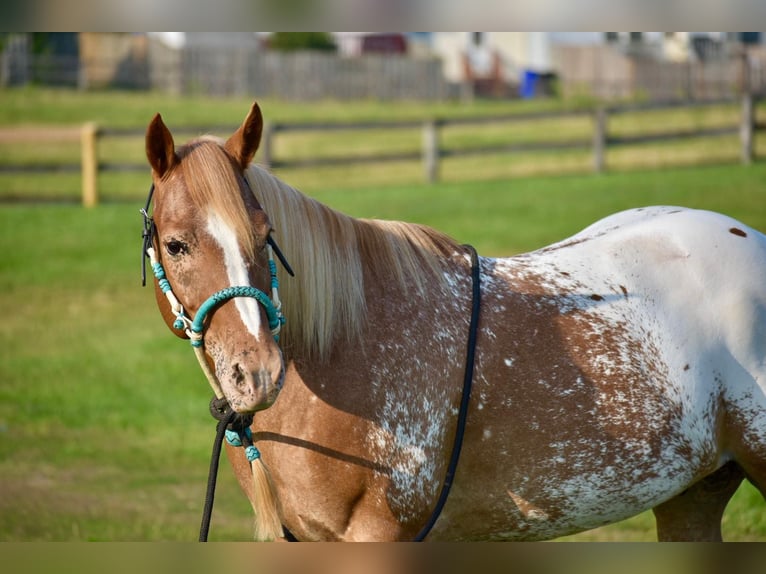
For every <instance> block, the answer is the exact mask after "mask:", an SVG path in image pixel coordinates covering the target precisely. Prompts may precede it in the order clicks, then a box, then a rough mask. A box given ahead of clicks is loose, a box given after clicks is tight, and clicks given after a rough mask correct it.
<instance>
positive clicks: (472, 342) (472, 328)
mask: <svg viewBox="0 0 766 574" xmlns="http://www.w3.org/2000/svg"><path fill="white" fill-rule="evenodd" d="M464 247H465V248H466V249H468V251H469V252H470V254H471V280H472V286H473V296H472V302H471V322H470V325H469V328H468V343H467V345H466V361H465V375H464V377H463V395H462V397H461V400H460V410H459V412H458V419H457V430H456V432H455V442H454V444H453V446H452V455H451V456H450V461H449V465H448V467H447V474H446V475H445V477H444V483H443V484H442V490H441V493H440V494H439V499H438V501H437V502H436V506H435V507H434V510H433V511H432V512H431V517H430V518H429V520H428V522H427V523H426V525H425V526H424V527H423V528H422V529H421V530H420V532H419V533H418V535H417V536H415V538H414V539H413V541H414V542H422V541H423V540H424V539H425V537H426V536H428V534H429V532H431V529H432V528H433V527H434V524H436V521H437V520H438V519H439V515H440V514H441V512H442V509H443V508H444V505H445V503H446V502H447V497H448V496H449V492H450V489H451V488H452V482H453V480H454V478H455V471H456V470H457V464H458V461H459V460H460V451H461V449H462V446H463V436H464V435H465V426H466V422H467V420H468V404H469V402H470V399H471V388H472V386H473V371H474V363H475V358H476V336H477V333H478V329H479V311H480V308H481V266H480V264H479V256H478V254H477V253H476V250H475V249H474V248H473V247H472V246H471V245H464ZM210 412H211V414H212V415H213V417H214V418H216V419H217V420H218V424H217V425H216V436H215V442H214V443H213V454H212V457H211V459H210V472H209V474H208V488H207V495H206V497H205V508H204V511H203V515H202V525H201V527H200V537H199V541H200V542H207V535H208V530H209V528H210V517H211V514H212V512H213V500H214V497H215V485H216V477H217V474H218V460H219V458H220V455H221V444H222V443H223V438H224V436H227V440H229V442H230V443H233V444H234V446H240V445H245V444H246V441H247V439H248V438H249V437H247V430H249V428H248V427H249V426H250V424H246V425H245V426H244V427H238V428H229V429H228V430H227V427H235V426H237V425H235V424H232V421H233V420H234V419H235V417H236V413H234V412H233V411H231V408H230V407H229V405H228V403H227V402H226V400H225V399H222V400H216V399H215V398H214V399H213V400H212V401H210ZM228 412H230V413H231V415H228V414H227V413H228ZM232 433H234V434H235V435H239V438H240V440H241V441H242V442H240V443H239V444H236V439H235V438H233V436H232ZM228 437H232V438H228ZM250 444H252V443H250ZM284 530H285V538H286V539H287V540H289V541H290V542H297V541H298V540H297V539H296V538H295V537H294V536H293V535H292V534H291V533H290V532H289V531H288V530H287V529H286V528H285V529H284Z"/></svg>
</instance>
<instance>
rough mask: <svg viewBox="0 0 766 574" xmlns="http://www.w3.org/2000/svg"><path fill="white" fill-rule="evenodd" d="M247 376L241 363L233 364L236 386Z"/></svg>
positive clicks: (240, 384)
mask: <svg viewBox="0 0 766 574" xmlns="http://www.w3.org/2000/svg"><path fill="white" fill-rule="evenodd" d="M246 378H247V375H246V372H245V369H244V368H242V365H240V364H239V363H235V364H234V381H235V382H236V383H237V385H238V386H242V384H243V383H244V382H245V379H246Z"/></svg>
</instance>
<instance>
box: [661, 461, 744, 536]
mask: <svg viewBox="0 0 766 574" xmlns="http://www.w3.org/2000/svg"><path fill="white" fill-rule="evenodd" d="M744 477H745V474H744V472H743V471H742V469H741V468H740V467H739V466H738V465H737V464H736V463H734V462H728V463H726V464H725V465H723V466H722V467H721V468H719V469H718V470H716V471H715V472H714V473H713V474H710V475H708V476H706V477H705V478H703V479H702V480H700V481H699V482H697V483H695V484H693V485H692V486H690V487H689V488H687V489H686V490H685V491H683V492H682V493H681V494H679V495H677V496H675V497H674V498H671V499H670V500H668V501H667V502H664V503H662V504H660V505H659V506H656V507H654V508H653V509H652V510H653V512H654V517H655V519H656V521H657V539H658V540H660V541H680V540H687V541H692V540H696V541H720V540H721V518H722V517H723V511H724V509H725V508H726V504H727V503H728V502H729V499H731V497H732V496H733V495H734V493H735V492H736V490H737V488H738V487H739V485H740V483H741V482H742V479H743V478H744Z"/></svg>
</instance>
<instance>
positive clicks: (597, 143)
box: [593, 106, 607, 173]
mask: <svg viewBox="0 0 766 574" xmlns="http://www.w3.org/2000/svg"><path fill="white" fill-rule="evenodd" d="M606 129H607V114H606V108H605V107H604V106H598V107H597V108H596V111H595V112H594V114H593V171H594V172H596V173H601V172H603V171H604V167H605V166H606Z"/></svg>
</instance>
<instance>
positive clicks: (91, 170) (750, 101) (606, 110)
mask: <svg viewBox="0 0 766 574" xmlns="http://www.w3.org/2000/svg"><path fill="white" fill-rule="evenodd" d="M722 104H727V105H737V104H738V105H739V106H740V114H739V115H740V119H739V122H738V124H736V125H735V124H732V125H728V126H723V127H714V128H695V129H689V130H676V131H664V132H662V133H651V134H641V135H631V136H622V137H616V136H614V135H610V133H609V118H611V117H615V116H617V115H619V114H626V113H633V112H642V111H648V110H663V109H671V108H677V109H689V108H704V107H709V106H720V105H722ZM578 116H579V117H590V118H591V120H592V126H593V131H592V137H591V138H590V139H589V140H586V139H583V140H581V141H561V142H540V141H537V142H527V143H523V142H522V143H513V144H494V145H484V146H472V147H464V148H445V147H444V146H442V145H441V144H440V130H441V129H442V128H445V127H448V126H456V125H471V126H477V127H478V128H479V129H480V128H481V126H486V125H495V124H499V123H513V122H529V121H536V120H550V119H555V118H570V117H578ZM235 129H236V126H216V127H207V128H199V127H196V128H190V127H187V128H183V129H178V130H176V131H177V132H178V133H179V134H180V133H189V134H198V133H230V132H233V131H234V130H235ZM397 129H408V130H412V129H421V130H422V144H421V148H420V150H419V151H408V152H393V153H385V154H381V153H377V154H370V155H363V156H353V157H352V156H336V157H321V158H320V157H317V158H311V159H299V160H287V159H284V160H283V159H279V158H278V157H274V140H275V138H277V137H278V136H279V134H284V133H287V132H310V131H322V132H342V131H349V130H397ZM764 129H766V125H763V124H759V123H758V122H757V121H756V117H755V101H754V98H753V97H752V96H750V95H745V96H743V97H742V98H741V100H740V101H739V102H736V101H734V100H725V101H717V102H692V103H690V102H684V103H671V104H669V103H665V104H658V103H652V104H644V105H623V106H612V107H607V106H600V107H597V108H595V109H589V110H587V109H583V110H579V111H558V112H540V113H530V114H514V115H505V116H498V117H472V118H450V119H445V118H441V119H439V118H436V119H432V120H428V121H419V122H418V121H397V122H366V123H353V124H352V123H272V124H267V125H266V126H265V129H264V134H263V140H262V143H261V147H260V150H259V161H260V162H261V163H262V164H265V165H266V166H268V167H272V168H311V167H316V166H327V165H336V166H343V165H350V164H354V163H381V162H393V161H420V162H422V165H423V176H424V179H425V181H427V182H429V183H434V182H436V181H438V180H439V166H440V163H441V161H442V160H443V159H445V158H451V157H457V156H466V155H483V154H518V153H524V152H540V151H555V150H564V149H577V150H585V151H588V150H590V151H591V154H592V169H593V171H594V172H602V171H604V170H605V169H606V167H607V161H606V157H607V152H608V150H609V149H611V148H614V147H617V146H625V145H631V144H633V145H635V144H646V143H653V142H667V141H682V140H688V139H692V138H716V137H721V136H731V135H734V134H739V142H740V154H739V155H740V160H741V163H743V164H750V163H751V162H752V161H753V160H754V157H755V145H754V141H755V132H756V130H764ZM46 134H47V135H48V136H49V138H52V141H60V142H65V141H66V142H74V141H75V140H76V139H79V142H80V146H81V162H80V164H79V166H78V165H58V166H36V167H26V166H8V165H5V166H0V173H3V172H16V173H18V172H30V173H32V172H40V171H51V170H58V171H72V170H79V171H81V174H82V203H83V205H85V206H88V207H92V206H95V205H97V204H98V202H99V188H98V181H99V178H98V176H99V173H100V172H104V171H144V172H147V171H148V167H147V166H146V164H145V163H141V164H117V163H104V162H101V161H100V160H99V151H98V148H99V142H100V141H101V140H102V139H103V138H108V137H125V136H132V137H135V136H139V135H143V131H137V130H134V129H107V128H100V127H98V126H97V125H95V124H93V123H87V124H85V125H83V126H82V127H81V128H80V129H79V131H78V130H77V129H76V128H63V129H59V130H57V131H56V130H54V131H52V132H51V131H48V130H46V131H42V130H36V131H35V133H34V137H35V138H45V137H46ZM17 137H19V136H17ZM27 137H30V136H28V135H27ZM9 141H14V131H13V130H12V129H10V128H8V129H0V142H6V143H8V142H9ZM49 141H50V139H49Z"/></svg>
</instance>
